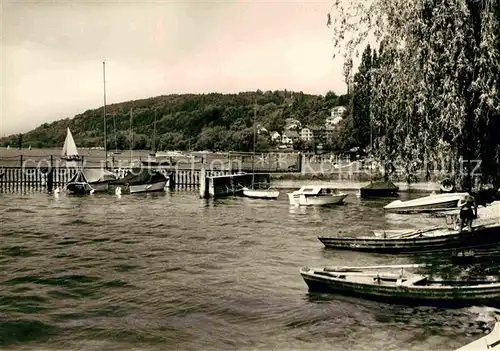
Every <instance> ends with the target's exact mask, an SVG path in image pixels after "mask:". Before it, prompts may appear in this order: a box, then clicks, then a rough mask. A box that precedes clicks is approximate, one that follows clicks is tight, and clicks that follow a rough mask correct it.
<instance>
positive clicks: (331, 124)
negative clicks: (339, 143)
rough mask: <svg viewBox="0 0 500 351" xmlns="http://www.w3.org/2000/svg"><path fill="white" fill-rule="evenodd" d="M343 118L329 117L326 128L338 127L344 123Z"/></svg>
mask: <svg viewBox="0 0 500 351" xmlns="http://www.w3.org/2000/svg"><path fill="white" fill-rule="evenodd" d="M342 120H343V118H342V117H341V116H336V117H332V116H330V117H327V118H326V120H325V127H326V128H328V127H333V128H335V126H337V125H338V124H339V123H340V122H342Z"/></svg>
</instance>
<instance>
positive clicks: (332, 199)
mask: <svg viewBox="0 0 500 351" xmlns="http://www.w3.org/2000/svg"><path fill="white" fill-rule="evenodd" d="M346 197H347V194H335V195H321V196H307V195H304V194H295V193H289V194H288V200H289V202H290V204H291V205H299V206H328V205H338V204H341V203H343V202H344V199H345V198H346Z"/></svg>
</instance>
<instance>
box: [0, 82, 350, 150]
mask: <svg viewBox="0 0 500 351" xmlns="http://www.w3.org/2000/svg"><path fill="white" fill-rule="evenodd" d="M255 103H256V104H257V106H258V107H257V111H258V112H257V123H258V124H260V125H261V126H263V127H264V128H266V129H267V130H268V131H278V132H281V131H282V130H283V128H284V126H285V120H286V119H287V118H295V119H298V120H299V121H300V122H302V125H308V124H323V123H324V120H325V118H326V117H328V116H329V114H330V109H331V108H332V107H334V106H338V105H346V104H347V96H345V95H343V96H340V97H339V96H337V95H335V94H334V93H331V92H329V93H327V94H326V95H325V96H321V95H309V94H304V93H302V92H298V93H295V92H289V91H286V90H285V91H267V92H261V91H257V92H242V93H239V94H217V93H211V94H198V95H195V94H182V95H163V96H158V97H153V98H148V99H142V100H135V101H127V102H121V103H117V104H111V105H107V106H106V115H107V116H108V118H107V135H108V138H107V144H108V148H109V149H115V148H117V149H122V150H123V149H128V148H129V147H130V141H129V140H130V135H131V133H130V121H131V118H130V116H131V111H132V140H133V148H134V149H143V150H144V149H150V148H152V146H153V134H154V133H153V131H154V120H155V115H156V138H155V144H154V145H155V148H156V149H157V150H167V149H177V150H186V149H193V150H206V149H210V150H238V151H249V150H250V149H251V147H252V140H253V139H252V138H253V129H252V125H253V115H254V112H253V111H254V110H253V109H254V106H255ZM102 116H103V107H102V106H101V107H99V108H97V109H93V110H87V111H85V112H84V113H82V114H79V115H76V116H75V117H74V118H71V119H70V118H67V119H64V120H59V121H56V122H53V123H45V124H43V125H41V126H39V127H38V128H36V129H34V130H32V131H30V132H27V133H25V134H23V135H22V144H23V145H24V146H27V145H31V146H32V147H39V148H42V147H58V146H61V147H62V145H63V143H64V138H65V136H66V128H67V127H69V128H70V129H71V132H72V133H73V137H74V139H75V142H76V144H77V145H78V146H79V147H96V146H103V139H104V138H103V117H102ZM115 124H116V133H115ZM19 139H20V136H19V135H11V136H8V137H5V138H2V139H0V145H3V146H7V145H11V146H12V147H15V146H18V145H19ZM267 147H269V142H268V141H267V138H264V136H259V140H258V148H259V149H261V150H264V149H266V148H267Z"/></svg>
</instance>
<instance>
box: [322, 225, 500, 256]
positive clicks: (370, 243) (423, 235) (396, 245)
mask: <svg viewBox="0 0 500 351" xmlns="http://www.w3.org/2000/svg"><path fill="white" fill-rule="evenodd" d="M472 229H473V230H472V231H471V232H468V231H462V232H460V231H458V230H455V229H449V228H446V227H432V228H428V229H419V230H413V231H400V232H399V231H398V232H392V233H391V232H389V233H385V234H384V233H383V232H382V233H380V232H378V233H377V234H378V236H375V235H374V236H360V237H333V236H320V237H319V238H318V239H319V240H320V241H321V242H322V243H323V244H324V245H325V246H326V247H328V248H334V249H342V250H353V251H365V252H378V253H392V254H397V253H417V252H427V251H435V250H443V249H454V248H462V247H469V246H477V245H487V244H495V243H499V242H500V224H498V223H489V224H486V223H485V224H481V225H476V226H474V227H473V228H472Z"/></svg>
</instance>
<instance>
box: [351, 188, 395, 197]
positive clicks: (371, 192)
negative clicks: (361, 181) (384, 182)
mask: <svg viewBox="0 0 500 351" xmlns="http://www.w3.org/2000/svg"><path fill="white" fill-rule="evenodd" d="M398 191H399V188H392V189H363V188H361V189H360V190H359V193H360V195H361V197H393V196H398Z"/></svg>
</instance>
